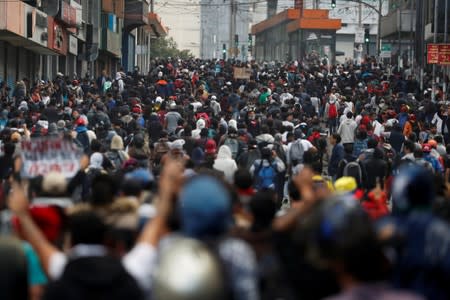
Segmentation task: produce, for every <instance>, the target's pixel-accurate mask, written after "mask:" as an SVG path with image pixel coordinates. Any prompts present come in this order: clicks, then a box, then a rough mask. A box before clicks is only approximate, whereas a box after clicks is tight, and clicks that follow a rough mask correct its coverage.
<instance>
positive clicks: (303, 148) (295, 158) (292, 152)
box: [286, 138, 317, 173]
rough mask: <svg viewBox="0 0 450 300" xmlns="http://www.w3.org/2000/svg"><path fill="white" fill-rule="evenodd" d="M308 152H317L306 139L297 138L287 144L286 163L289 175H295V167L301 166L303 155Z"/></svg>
mask: <svg viewBox="0 0 450 300" xmlns="http://www.w3.org/2000/svg"><path fill="white" fill-rule="evenodd" d="M309 150H313V151H317V149H316V147H314V145H313V144H311V142H310V141H308V140H306V139H302V138H298V139H296V140H294V141H293V142H291V143H290V144H288V149H287V151H286V162H287V165H288V171H289V172H290V173H296V172H295V171H296V170H297V166H299V165H302V164H303V160H304V154H305V152H308V151H309Z"/></svg>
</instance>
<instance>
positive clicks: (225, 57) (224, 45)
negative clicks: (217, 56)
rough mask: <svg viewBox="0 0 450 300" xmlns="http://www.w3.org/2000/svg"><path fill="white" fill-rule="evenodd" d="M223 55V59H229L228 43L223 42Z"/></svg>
mask: <svg viewBox="0 0 450 300" xmlns="http://www.w3.org/2000/svg"><path fill="white" fill-rule="evenodd" d="M222 57H223V60H225V59H227V44H222Z"/></svg>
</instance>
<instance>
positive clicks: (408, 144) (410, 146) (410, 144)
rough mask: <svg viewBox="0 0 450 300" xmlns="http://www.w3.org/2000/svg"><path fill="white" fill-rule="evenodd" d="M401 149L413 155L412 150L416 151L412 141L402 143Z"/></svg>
mask: <svg viewBox="0 0 450 300" xmlns="http://www.w3.org/2000/svg"><path fill="white" fill-rule="evenodd" d="M403 147H404V148H405V149H408V150H409V151H410V152H412V153H414V150H416V145H415V144H414V142H412V141H405V142H404V143H403Z"/></svg>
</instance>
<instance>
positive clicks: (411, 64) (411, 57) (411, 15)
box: [409, 0, 414, 74]
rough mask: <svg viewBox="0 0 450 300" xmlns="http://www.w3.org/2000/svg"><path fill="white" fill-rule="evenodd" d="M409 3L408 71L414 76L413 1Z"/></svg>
mask: <svg viewBox="0 0 450 300" xmlns="http://www.w3.org/2000/svg"><path fill="white" fill-rule="evenodd" d="M410 1H411V5H410V7H409V19H410V24H409V25H410V28H409V34H410V36H409V38H410V44H409V60H410V62H409V64H410V66H409V69H410V70H411V74H414V59H413V45H414V32H413V25H414V21H413V11H414V1H412V0H410Z"/></svg>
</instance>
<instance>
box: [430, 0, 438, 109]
mask: <svg viewBox="0 0 450 300" xmlns="http://www.w3.org/2000/svg"><path fill="white" fill-rule="evenodd" d="M438 5H439V1H438V0H434V20H433V22H434V33H433V34H434V35H433V43H434V44H436V43H437V35H438V30H439V27H438ZM431 84H432V85H433V86H432V91H433V94H432V95H431V100H432V101H435V100H436V96H435V95H436V64H433V80H432V81H431Z"/></svg>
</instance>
